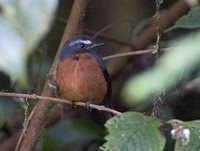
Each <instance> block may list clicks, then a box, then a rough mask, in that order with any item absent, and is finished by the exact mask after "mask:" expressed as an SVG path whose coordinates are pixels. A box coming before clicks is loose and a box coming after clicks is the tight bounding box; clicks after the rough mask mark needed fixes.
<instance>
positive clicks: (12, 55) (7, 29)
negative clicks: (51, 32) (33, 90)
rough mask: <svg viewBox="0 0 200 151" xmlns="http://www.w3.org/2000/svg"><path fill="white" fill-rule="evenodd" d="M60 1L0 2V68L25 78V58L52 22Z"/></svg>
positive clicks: (19, 78) (13, 0) (21, 0)
mask: <svg viewBox="0 0 200 151" xmlns="http://www.w3.org/2000/svg"><path fill="white" fill-rule="evenodd" d="M57 3H58V1H57V0H42V1H41V0H27V1H23V0H18V1H16V0H7V1H0V8H1V13H0V22H1V24H0V69H1V70H3V71H4V72H6V73H8V74H9V75H11V76H15V77H17V78H18V80H20V82H21V84H25V82H24V81H26V59H27V57H28V55H29V54H30V53H31V51H32V50H33V47H35V46H36V44H37V43H38V42H39V41H40V40H41V38H43V36H44V34H45V33H46V32H47V31H48V29H49V26H50V25H51V24H50V23H51V20H52V17H53V14H54V12H55V9H56V6H57Z"/></svg>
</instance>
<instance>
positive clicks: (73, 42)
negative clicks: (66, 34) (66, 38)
mask: <svg viewBox="0 0 200 151" xmlns="http://www.w3.org/2000/svg"><path fill="white" fill-rule="evenodd" d="M78 43H84V44H86V45H89V44H91V43H92V41H91V40H81V39H78V40H75V41H72V42H70V43H69V45H70V46H74V45H75V44H78Z"/></svg>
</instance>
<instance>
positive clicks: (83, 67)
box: [57, 53, 107, 103]
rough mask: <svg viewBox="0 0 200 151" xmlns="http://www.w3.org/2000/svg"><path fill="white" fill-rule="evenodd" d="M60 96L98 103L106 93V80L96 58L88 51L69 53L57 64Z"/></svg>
mask: <svg viewBox="0 0 200 151" xmlns="http://www.w3.org/2000/svg"><path fill="white" fill-rule="evenodd" d="M57 85H58V88H59V92H60V97H61V98H64V99H69V100H73V101H82V102H83V101H91V102H92V101H94V103H100V102H101V101H102V100H103V99H104V97H105V95H106V93H107V82H106V80H105V78H104V75H103V72H102V70H101V67H100V65H99V63H98V62H97V61H96V58H95V57H94V56H92V55H91V54H89V53H79V54H71V55H69V56H67V57H66V58H65V59H64V60H63V61H61V62H60V63H59V64H58V69H57Z"/></svg>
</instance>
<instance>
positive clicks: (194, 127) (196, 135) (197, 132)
mask: <svg viewBox="0 0 200 151" xmlns="http://www.w3.org/2000/svg"><path fill="white" fill-rule="evenodd" d="M181 126H182V128H183V129H189V131H190V135H189V138H188V139H189V140H188V143H186V144H184V143H182V141H181V139H177V141H176V145H175V148H176V150H178V151H197V150H200V121H199V120H196V121H190V122H182V123H181Z"/></svg>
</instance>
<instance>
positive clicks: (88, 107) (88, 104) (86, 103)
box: [85, 101, 92, 111]
mask: <svg viewBox="0 0 200 151" xmlns="http://www.w3.org/2000/svg"><path fill="white" fill-rule="evenodd" d="M90 104H91V102H90V101H86V102H85V107H86V109H87V110H89V111H92V108H91V107H90Z"/></svg>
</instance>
